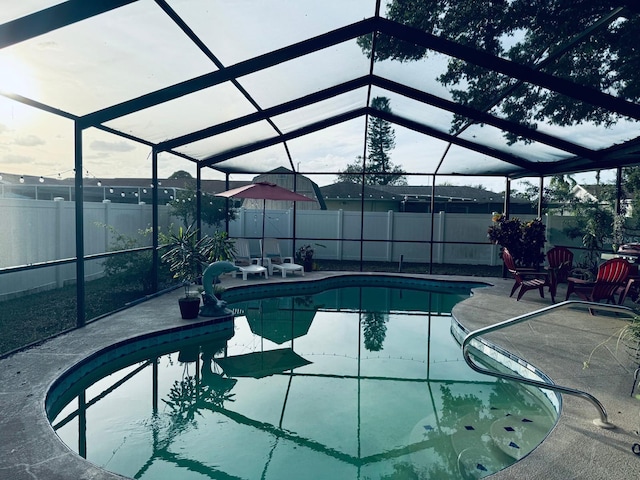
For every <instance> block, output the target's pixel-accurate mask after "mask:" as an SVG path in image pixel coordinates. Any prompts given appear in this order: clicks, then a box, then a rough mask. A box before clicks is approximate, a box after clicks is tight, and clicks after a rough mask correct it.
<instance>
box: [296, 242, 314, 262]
mask: <svg viewBox="0 0 640 480" xmlns="http://www.w3.org/2000/svg"><path fill="white" fill-rule="evenodd" d="M313 254H314V250H313V247H312V246H311V245H302V246H301V247H300V248H299V249H298V250H297V251H296V258H297V259H298V261H299V262H303V261H305V260H307V261H309V260H313Z"/></svg>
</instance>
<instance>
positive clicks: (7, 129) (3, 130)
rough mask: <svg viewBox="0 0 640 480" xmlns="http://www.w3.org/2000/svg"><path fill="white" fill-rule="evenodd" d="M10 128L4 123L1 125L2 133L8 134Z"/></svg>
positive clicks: (0, 131) (0, 130)
mask: <svg viewBox="0 0 640 480" xmlns="http://www.w3.org/2000/svg"><path fill="white" fill-rule="evenodd" d="M8 131H9V127H7V126H6V125H5V124H4V123H0V133H4V132H8Z"/></svg>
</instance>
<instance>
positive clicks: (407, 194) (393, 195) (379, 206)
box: [320, 182, 536, 214]
mask: <svg viewBox="0 0 640 480" xmlns="http://www.w3.org/2000/svg"><path fill="white" fill-rule="evenodd" d="M320 190H321V191H322V196H323V197H324V201H325V203H326V204H327V209H328V210H339V209H342V210H352V211H356V210H357V211H359V210H360V208H361V207H362V208H363V209H364V211H367V212H387V211H389V210H391V211H394V212H421V213H425V212H426V213H428V212H430V211H431V196H432V188H431V187H430V186H412V185H409V186H389V185H375V186H371V185H365V187H364V201H363V200H362V195H363V190H362V186H361V185H359V184H355V183H351V182H340V183H334V184H333V185H327V186H324V187H320ZM503 209H504V194H502V193H495V192H491V191H489V190H484V189H481V188H475V187H466V186H456V185H442V186H440V185H439V186H436V188H435V196H434V211H435V212H448V213H487V214H491V213H493V212H502V211H503ZM510 212H511V213H512V214H535V213H536V210H535V209H534V207H533V206H532V205H531V203H530V202H528V201H526V200H522V199H517V198H512V199H511V210H510Z"/></svg>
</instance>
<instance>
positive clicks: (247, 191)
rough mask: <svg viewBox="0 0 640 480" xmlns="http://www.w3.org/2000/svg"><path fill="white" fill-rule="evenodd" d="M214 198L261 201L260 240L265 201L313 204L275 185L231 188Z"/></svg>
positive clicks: (265, 184) (266, 183)
mask: <svg viewBox="0 0 640 480" xmlns="http://www.w3.org/2000/svg"><path fill="white" fill-rule="evenodd" d="M216 197H225V198H231V197H235V198H253V199H256V200H262V238H263V239H264V221H265V217H266V215H265V207H266V203H267V202H266V201H267V200H284V201H287V200H288V201H291V202H314V201H315V200H314V199H313V198H309V197H305V196H304V195H300V194H299V193H296V192H292V191H291V190H287V189H286V188H282V187H280V186H278V185H276V184H275V183H269V182H258V183H250V184H249V185H245V186H244V187H238V188H233V189H231V190H227V191H226V192H222V193H216Z"/></svg>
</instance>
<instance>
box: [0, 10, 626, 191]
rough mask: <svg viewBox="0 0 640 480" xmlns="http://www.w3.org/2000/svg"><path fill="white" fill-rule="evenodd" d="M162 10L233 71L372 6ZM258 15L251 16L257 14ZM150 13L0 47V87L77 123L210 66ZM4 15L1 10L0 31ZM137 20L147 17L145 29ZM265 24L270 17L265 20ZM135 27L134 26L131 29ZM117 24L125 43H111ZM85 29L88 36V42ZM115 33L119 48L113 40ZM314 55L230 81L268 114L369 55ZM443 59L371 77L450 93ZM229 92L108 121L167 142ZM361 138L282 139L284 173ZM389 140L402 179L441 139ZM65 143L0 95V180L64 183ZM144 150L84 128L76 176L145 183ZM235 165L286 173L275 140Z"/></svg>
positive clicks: (399, 131) (360, 123) (347, 102)
mask: <svg viewBox="0 0 640 480" xmlns="http://www.w3.org/2000/svg"><path fill="white" fill-rule="evenodd" d="M193 1H195V0H192V2H193ZM170 3H171V5H172V6H173V7H174V8H176V9H177V11H178V13H180V14H181V15H183V16H184V18H185V20H187V21H189V22H190V23H191V25H193V28H194V30H196V32H197V33H198V34H199V35H200V36H201V37H202V38H203V40H204V41H205V42H207V43H208V44H214V45H221V48H220V50H217V51H216V53H219V56H220V58H221V60H222V61H223V62H224V63H225V64H233V63H234V62H237V61H240V60H242V59H245V58H250V57H252V56H255V55H257V54H260V53H264V52H266V51H269V50H271V49H274V48H278V47H280V46H283V45H286V44H288V43H290V42H292V41H297V40H300V39H303V38H306V37H307V36H308V35H310V34H317V33H321V32H324V31H328V30H331V29H333V28H336V27H337V26H340V25H342V24H344V23H350V22H353V21H357V20H359V19H361V18H363V17H364V16H365V14H369V13H370V9H371V6H372V5H373V4H374V3H375V2H372V1H370V0H357V1H355V0H354V1H351V2H349V3H347V4H345V3H344V2H342V0H327V1H325V2H321V3H320V4H312V3H308V2H307V3H296V2H289V3H288V4H287V5H288V10H286V11H287V12H289V13H290V14H291V15H293V13H296V14H297V16H296V17H295V18H296V22H297V23H299V25H298V24H296V25H293V24H291V22H290V21H289V22H287V20H288V19H286V18H285V19H276V18H272V17H273V16H274V15H277V13H278V12H277V11H274V9H273V8H271V6H269V5H267V4H268V3H269V2H264V3H263V2H238V3H234V4H233V8H231V7H230V5H231V4H229V3H225V2H222V3H211V2H208V3H207V2H204V3H203V5H206V6H207V7H208V6H211V9H207V10H206V11H205V10H201V11H200V12H199V13H200V14H201V15H195V14H194V13H193V12H192V11H191V10H189V9H188V8H187V5H188V4H193V3H189V2H186V1H184V0H171V1H170ZM285 3H286V2H285ZM219 5H224V6H225V10H224V12H220V11H209V10H215V9H216V6H219ZM309 5H313V7H309ZM316 5H317V8H323V9H325V10H322V13H323V15H311V14H307V13H308V12H306V11H305V8H315V7H316ZM16 8H17V7H16ZM24 8H26V7H24ZM218 8H220V7H218ZM247 9H250V11H247ZM256 9H259V10H258V11H256ZM292 9H293V10H292ZM149 12H150V8H149V5H148V4H145V2H136V4H133V5H131V6H128V7H125V8H122V9H119V10H118V11H117V12H115V13H113V14H109V16H108V17H105V18H104V19H103V18H95V19H90V20H88V21H85V22H81V24H77V25H74V26H71V27H68V28H65V29H61V30H59V31H56V32H53V33H52V34H48V35H47V36H45V37H43V38H35V39H31V40H29V41H27V42H23V43H22V44H18V45H16V46H12V47H11V48H6V49H4V50H0V92H1V91H5V92H11V93H18V94H20V95H24V96H26V97H28V98H34V99H37V100H40V101H43V102H44V103H48V104H52V105H53V106H56V107H58V108H62V109H63V110H67V111H70V112H73V113H76V114H78V115H82V114H86V113H90V112H92V111H95V110H99V109H100V108H103V107H104V106H107V105H111V104H114V103H118V102H119V101H124V100H127V99H129V98H135V97H136V96H138V95H141V94H143V93H146V92H148V91H153V90H155V89H158V88H162V87H163V86H167V85H171V84H175V83H178V82H180V81H183V80H185V79H188V78H191V77H193V76H196V75H200V74H203V73H207V72H208V71H210V69H211V63H210V62H209V61H208V60H207V59H206V58H204V56H203V54H202V53H201V52H199V51H198V52H193V51H192V46H191V45H190V44H189V43H188V42H187V41H186V40H185V38H183V35H181V34H178V33H176V32H175V26H174V25H172V24H170V23H168V21H167V20H166V17H165V16H164V15H158V14H157V13H155V14H154V15H151V14H149ZM291 12H293V13H291ZM335 12H338V13H335ZM20 13H21V14H23V13H25V12H20ZM222 13H224V15H225V16H226V18H227V19H228V22H222V23H219V28H216V29H211V28H210V22H211V19H212V18H216V15H221V14H222ZM329 14H334V16H332V15H329ZM2 15H3V14H2V13H0V23H1V22H2V20H1V19H2ZM200 17H201V18H200ZM149 18H150V19H151V20H153V22H148V20H149ZM268 18H272V20H270V21H269V22H267V21H266V20H267V19H268ZM105 19H106V20H105ZM252 19H256V20H258V19H259V20H260V22H261V24H262V25H260V27H262V26H263V25H264V24H267V25H269V24H270V22H271V23H273V26H272V27H270V31H269V35H267V36H264V35H262V36H260V37H259V41H256V38H253V37H256V36H258V33H257V32H260V30H259V29H258V25H256V24H255V22H254V23H253V24H252V22H251V20H252ZM289 20H290V19H289ZM278 22H280V23H278ZM282 23H284V24H286V25H287V26H288V28H278V26H280V27H282V25H281V24H282ZM140 25H143V26H145V27H146V28H140ZM238 27H241V29H240V31H236V30H239V28H238ZM125 29H126V33H127V36H126V37H125V36H123V35H121V34H122V31H123V30H125ZM94 31H95V35H93V32H94ZM90 33H91V35H90ZM78 38H82V42H78V40H77V39H78ZM120 38H123V40H122V41H120ZM230 39H235V41H230ZM127 42H136V47H137V48H132V47H131V45H130V44H128V43H127ZM256 46H257V47H258V50H256ZM150 49H157V50H158V51H161V52H162V57H161V58H162V60H164V61H162V62H161V63H160V64H159V65H158V64H156V63H157V62H156V63H153V62H151V61H150V60H149V58H147V57H148V56H147V55H146V52H148V51H149V50H150ZM70 52H71V53H72V54H73V55H71V54H70ZM312 57H313V58H312V59H309V60H311V62H309V61H306V62H305V61H294V62H287V63H285V64H282V65H278V66H277V67H273V68H272V69H270V70H269V72H257V73H255V74H251V75H247V76H246V77H243V78H241V82H242V84H243V86H244V87H245V88H247V90H249V91H251V92H252V94H253V95H254V96H255V97H256V100H258V102H259V103H260V105H261V106H263V107H265V108H267V107H269V106H271V105H275V104H278V103H281V102H284V101H287V100H290V99H292V98H295V97H297V96H301V95H305V94H308V93H311V92H314V91H317V90H318V89H321V88H325V87H326V86H328V85H331V84H332V83H336V82H339V81H344V80H347V79H349V78H351V77H352V76H354V75H355V74H353V73H352V72H353V71H356V73H357V72H359V74H366V73H367V72H368V61H367V59H366V57H364V56H363V55H362V54H361V52H360V50H359V47H357V45H355V42H350V43H345V44H340V45H336V46H335V47H332V48H330V49H327V51H321V52H317V53H314V54H313V55H312ZM156 60H157V59H156ZM316 65H318V66H320V67H321V69H322V73H323V77H327V78H328V80H326V81H327V82H329V83H328V85H327V84H323V83H322V81H323V78H321V77H319V76H318V75H317V72H316V71H315V70H314V68H312V67H315V66H316ZM443 65H444V61H443V59H440V58H438V57H437V56H436V57H435V58H433V57H432V58H430V59H429V62H428V63H427V62H411V63H403V64H400V63H399V62H380V63H378V64H376V69H377V70H376V72H377V73H379V74H381V75H384V76H385V77H387V78H390V79H392V80H394V79H395V80H401V81H403V82H405V83H406V84H408V85H409V86H414V87H416V88H418V87H420V88H424V86H425V82H429V81H431V84H430V85H429V88H428V89H427V90H428V91H430V92H432V93H437V94H439V95H442V96H443V97H445V98H450V95H449V94H448V92H446V90H445V89H444V87H442V85H440V84H437V83H436V82H435V81H433V78H435V76H436V74H437V72H434V69H438V68H440V69H441V68H443ZM122 72H126V73H127V77H126V79H127V80H126V81H127V83H126V89H125V90H124V91H121V90H118V89H117V88H115V87H114V85H118V82H122V78H121V77H122ZM345 72H349V76H348V77H346V78H341V77H344V76H345ZM425 72H428V74H427V73H425ZM267 74H268V77H267ZM290 78H296V79H299V80H300V81H296V82H295V83H294V82H290V81H288V79H290ZM425 79H426V80H425ZM430 79H431V80H430ZM283 87H284V88H283ZM220 88H222V87H220ZM379 93H385V92H379V91H376V90H375V89H374V91H373V92H372V95H374V96H375V95H376V94H379ZM386 93H387V94H388V95H390V96H391V105H392V109H393V110H394V112H397V113H398V114H400V115H403V116H405V117H406V118H410V119H411V118H415V119H417V120H419V121H423V122H425V123H427V124H430V125H435V126H436V127H440V128H442V129H444V130H445V131H446V130H447V126H448V122H449V121H450V114H446V115H445V114H443V111H441V110H437V109H435V108H433V107H428V106H425V105H423V104H418V103H417V102H414V101H410V100H408V99H405V98H403V97H401V96H394V95H393V94H390V92H386ZM237 97H238V94H237V92H235V93H234V92H233V91H231V90H227V91H224V92H223V94H222V95H221V94H220V91H219V90H218V91H217V92H216V91H215V89H211V91H210V92H209V91H208V92H202V93H201V94H199V95H193V96H191V98H189V99H187V98H186V97H185V99H184V100H185V101H189V102H191V111H193V112H198V113H194V114H193V115H188V116H184V115H183V116H181V117H180V118H175V117H173V116H172V115H171V110H170V109H164V108H165V107H158V108H157V109H151V110H150V111H149V112H141V113H140V114H137V115H131V116H130V118H123V119H119V120H118V121H117V122H115V123H114V126H117V127H119V128H122V129H123V130H124V131H136V130H134V129H138V130H137V131H139V132H140V133H144V134H145V135H149V136H150V137H153V136H154V135H155V136H156V137H157V138H156V140H158V141H160V140H164V139H165V138H164V137H162V135H166V133H167V132H168V131H169V129H170V128H177V129H178V130H180V129H182V131H181V133H187V132H188V131H192V130H194V129H198V128H202V127H203V126H208V125H210V124H211V123H210V122H211V120H210V118H211V117H216V116H219V117H220V118H233V117H234V115H240V114H243V113H246V112H247V111H249V110H247V106H246V104H245V103H243V102H245V100H244V99H243V98H237ZM364 99H366V91H365V89H361V91H359V92H352V93H350V94H346V95H344V96H342V97H341V98H337V99H332V100H331V101H327V102H325V103H323V104H322V105H317V106H314V107H309V108H308V109H306V110H305V111H304V114H305V115H308V116H310V118H322V117H321V116H322V115H323V114H324V113H326V112H327V111H330V112H331V113H341V112H343V111H345V110H348V109H349V108H352V107H354V106H358V105H360V104H361V103H362V102H363V100H364ZM181 100H182V99H181ZM52 102H59V103H56V104H53V103H52ZM213 102H215V106H214V107H209V108H202V106H203V105H211V104H212V103H213ZM198 107H200V108H198ZM297 113H298V112H292V113H290V114H289V115H288V116H287V115H284V116H282V118H278V119H277V120H278V124H279V125H283V128H284V129H293V128H296V127H297V126H299V124H300V121H301V118H300V117H299V116H296V115H297ZM207 122H209V123H207ZM214 123H215V122H214ZM627 127H630V128H629V129H628V130H629V131H631V130H632V131H633V132H637V125H633V124H630V125H626V124H624V123H621V125H618V126H616V127H615V128H614V129H613V130H605V129H603V128H597V129H594V128H590V127H588V126H584V127H582V128H580V129H572V130H571V135H572V137H571V138H572V139H574V138H575V139H577V140H579V141H580V143H582V144H584V145H587V146H588V145H590V144H591V143H594V144H595V145H598V144H599V142H600V141H601V140H604V139H606V141H607V142H608V143H609V144H610V143H611V142H612V141H616V140H617V139H620V140H622V139H626V138H629V137H631V136H632V135H631V134H629V133H627ZM546 128H547V129H548V130H549V133H554V134H556V135H559V136H563V135H566V131H565V130H564V129H561V128H555V127H546ZM137 131H136V132H137ZM363 132H364V120H363V119H362V118H360V119H355V120H351V121H348V122H345V123H342V124H340V125H338V126H334V127H330V128H328V129H326V130H323V131H321V132H316V133H314V134H310V135H306V136H304V137H300V138H297V139H294V140H291V141H289V142H288V147H289V151H290V152H291V155H292V161H293V163H294V165H296V166H297V165H300V170H301V171H302V172H305V171H316V172H329V171H339V170H342V169H344V167H345V166H346V165H347V164H349V163H353V162H354V161H355V160H356V157H358V156H360V155H362V154H363V151H362V149H363V147H362V144H363ZM395 132H396V148H395V149H394V150H393V151H392V152H391V158H392V161H393V163H394V164H396V165H399V166H400V167H401V168H403V169H404V170H405V171H428V172H429V171H433V168H434V167H435V165H437V164H438V162H439V160H440V158H441V156H442V154H443V152H444V151H445V149H446V144H445V143H444V142H442V141H439V140H435V139H430V138H428V137H426V136H425V135H422V134H418V133H415V132H413V131H411V130H408V129H405V128H403V127H399V126H395ZM259 134H260V132H256V131H237V132H232V133H230V134H228V135H224V136H220V138H219V139H216V140H215V142H217V144H215V148H218V149H220V144H221V143H222V144H223V146H224V145H225V142H227V143H228V145H229V146H233V145H236V144H237V143H238V141H239V140H238V139H241V140H242V141H244V138H245V137H247V138H250V136H251V135H259ZM469 135H482V136H483V137H484V139H485V140H486V141H487V142H488V143H489V144H491V143H495V144H499V143H502V140H503V139H502V138H501V135H500V132H498V131H495V129H493V130H492V129H491V128H489V127H484V128H483V129H481V130H477V131H471V132H469ZM635 135H637V134H636V133H634V134H633V136H635ZM257 138H258V139H259V137H257ZM73 145H74V141H73V124H72V122H71V121H70V120H66V119H62V118H58V117H56V116H55V115H52V114H48V113H44V112H40V111H38V110H36V109H34V108H31V107H28V106H25V105H22V104H20V103H18V102H15V101H13V100H10V99H7V98H5V97H3V96H1V95H0V175H1V174H2V173H12V174H16V175H35V176H44V177H54V178H55V177H63V178H66V177H71V176H72V175H73V162H74V160H73V158H74V157H73ZM212 146H214V145H213V141H212V140H205V141H202V142H197V144H195V145H193V146H192V147H189V148H192V149H193V151H194V152H195V153H198V152H203V151H205V152H206V151H208V149H210V148H211V147H212ZM514 148H516V149H518V148H520V149H528V151H531V149H532V148H539V149H540V150H539V151H540V152H541V153H540V155H541V159H542V161H544V160H545V159H546V158H552V157H553V155H554V154H556V152H554V151H553V150H552V149H550V148H547V147H544V146H531V145H527V146H523V145H519V146H518V145H516V146H515V147H514ZM150 153H151V151H150V148H149V147H147V146H144V145H141V144H138V143H136V142H133V141H129V140H126V139H123V138H121V137H117V136H115V135H112V134H109V133H105V132H102V131H98V130H96V129H89V130H87V131H85V132H84V135H83V155H84V168H85V170H86V171H85V176H87V177H93V178H96V179H100V178H113V177H148V176H150V164H151V159H150ZM249 157H250V158H249ZM447 158H448V159H449V160H450V161H451V162H452V165H453V166H454V167H455V168H457V166H458V165H459V166H460V171H464V166H465V165H469V164H470V162H471V165H473V162H480V161H482V162H491V160H489V159H487V158H482V157H481V156H478V155H477V154H473V155H470V154H469V152H465V151H464V150H463V149H460V148H458V149H455V148H454V149H452V152H451V153H450V154H449V156H448V157H447ZM234 162H235V163H236V164H238V165H242V164H243V162H257V164H258V165H259V166H260V167H262V168H266V169H273V168H276V167H279V166H285V167H289V161H288V159H287V155H286V153H285V151H284V149H283V148H282V147H281V146H275V147H271V148H268V149H264V150H263V151H258V152H254V153H253V154H251V155H250V156H247V157H240V158H238V159H237V160H234ZM159 169H160V171H159V175H160V177H166V176H169V175H171V174H172V173H173V172H175V171H177V170H186V171H189V172H190V173H192V175H194V176H195V167H194V166H193V164H192V163H191V162H188V161H186V160H184V159H180V158H178V157H175V156H173V155H169V154H161V155H160V161H159ZM203 177H204V178H212V179H217V178H219V179H222V178H224V176H223V175H222V174H220V173H217V172H214V171H211V170H209V169H204V170H203ZM252 177H253V175H245V176H237V177H236V176H234V177H233V178H234V179H238V180H250V179H251V178H252ZM309 177H310V178H311V179H312V180H314V181H316V182H317V183H318V184H319V185H321V186H322V185H326V184H329V183H333V182H334V181H335V180H336V177H335V176H333V175H319V176H318V175H316V176H314V175H309ZM575 178H576V179H577V180H578V181H580V182H586V183H593V182H594V181H595V175H593V174H589V175H576V176H575ZM612 178H613V174H612V173H610V172H606V173H604V174H603V179H604V180H605V181H607V180H609V179H612ZM430 180H431V177H409V178H408V181H409V184H411V185H417V184H428V183H429V182H430ZM438 181H439V182H448V183H450V184H454V185H456V184H457V185H474V186H475V185H483V186H485V187H486V188H488V189H489V190H492V191H498V192H499V191H503V190H504V186H505V181H504V178H501V177H442V178H439V180H438ZM531 181H532V183H535V184H537V183H538V180H537V179H531ZM512 188H515V189H517V188H518V182H517V181H516V182H514V183H513V185H512Z"/></svg>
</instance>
